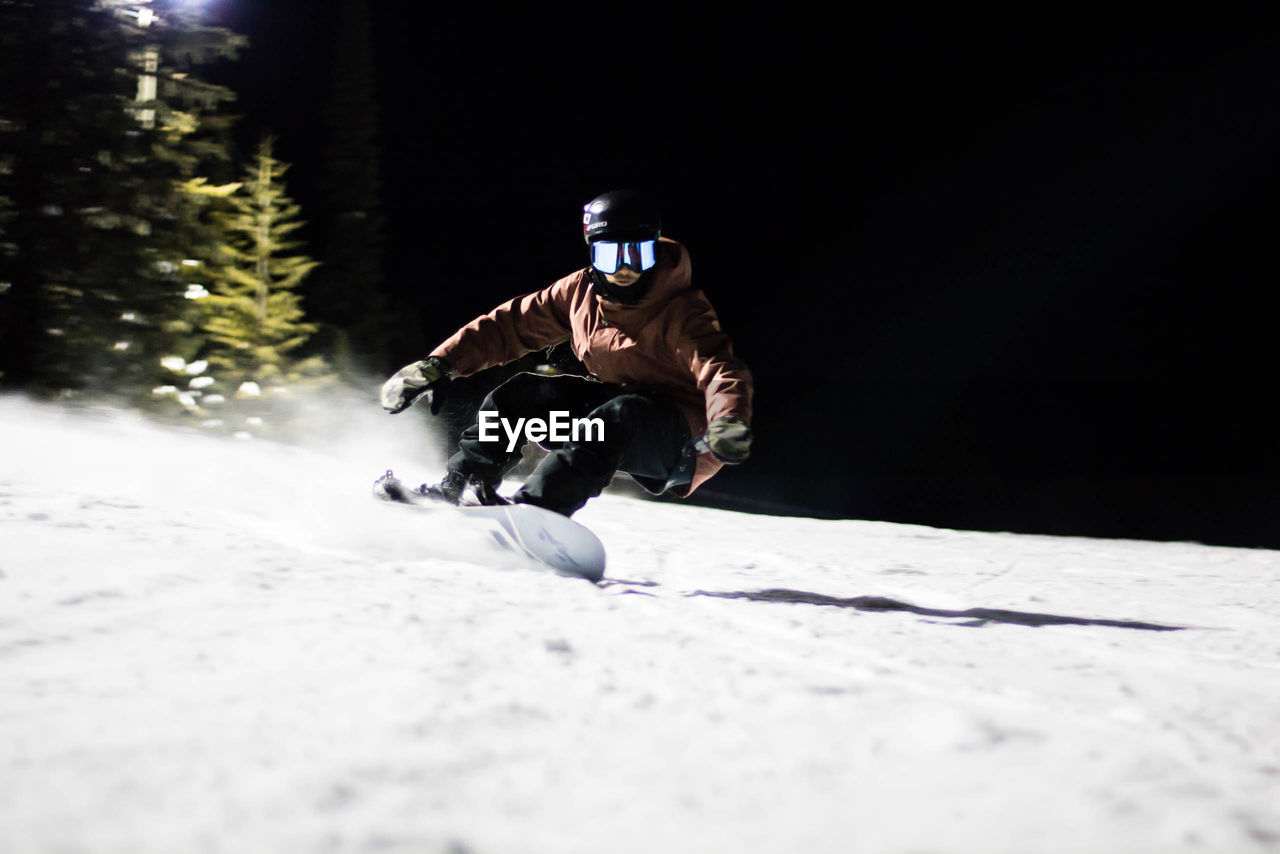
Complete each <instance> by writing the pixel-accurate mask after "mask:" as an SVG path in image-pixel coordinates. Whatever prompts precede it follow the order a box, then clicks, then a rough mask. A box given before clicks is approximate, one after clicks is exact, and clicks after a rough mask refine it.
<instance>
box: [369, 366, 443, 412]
mask: <svg viewBox="0 0 1280 854" xmlns="http://www.w3.org/2000/svg"><path fill="white" fill-rule="evenodd" d="M451 378H452V375H451V372H450V370H449V363H448V362H446V361H445V360H444V359H441V358H439V357H438V356H428V357H427V358H425V359H423V360H422V361H421V362H414V363H413V364H412V365H405V366H404V367H403V368H401V369H400V370H398V371H396V372H395V374H394V375H392V377H391V379H389V380H387V381H386V382H385V383H383V384H382V408H383V409H385V410H387V411H388V412H390V413H391V414H392V415H395V414H396V413H397V412H404V411H405V410H406V409H408V408H409V407H410V406H412V405H413V402H414V401H416V400H417V399H418V398H419V397H421V396H422V395H424V394H425V395H427V403H428V404H430V406H431V414H432V415H435V414H437V413H439V412H440V405H441V404H443V403H444V396H445V389H446V388H447V386H448V385H449V380H450V379H451Z"/></svg>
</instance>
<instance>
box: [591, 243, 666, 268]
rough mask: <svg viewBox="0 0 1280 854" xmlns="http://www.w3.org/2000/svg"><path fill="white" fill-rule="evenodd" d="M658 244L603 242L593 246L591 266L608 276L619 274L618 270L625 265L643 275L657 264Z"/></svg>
mask: <svg viewBox="0 0 1280 854" xmlns="http://www.w3.org/2000/svg"><path fill="white" fill-rule="evenodd" d="M656 244H657V241H656V240H638V241H632V242H630V243H614V242H612V241H609V240H601V241H598V242H596V243H592V244H591V265H592V266H593V267H595V268H596V269H597V270H599V271H600V272H601V273H606V274H611V273H616V272H618V268H619V267H621V266H622V265H624V264H625V265H626V266H628V267H630V268H631V269H633V270H636V271H637V272H640V273H643V272H644V271H645V270H648V269H649V268H650V267H652V266H653V265H654V264H656V263H657V258H656V256H655V246H656Z"/></svg>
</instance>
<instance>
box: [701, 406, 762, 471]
mask: <svg viewBox="0 0 1280 854" xmlns="http://www.w3.org/2000/svg"><path fill="white" fill-rule="evenodd" d="M705 439H706V448H707V450H708V451H709V452H710V453H711V456H713V457H715V458H716V459H717V460H719V461H720V462H722V463H729V464H730V465H733V464H737V463H740V462H743V461H744V460H746V458H747V457H749V456H751V428H750V427H748V426H747V425H746V424H744V423H742V419H740V418H735V417H733V416H732V415H728V416H725V417H724V418H717V419H716V420H715V421H712V422H711V424H710V425H708V427H707V434H706V436H705Z"/></svg>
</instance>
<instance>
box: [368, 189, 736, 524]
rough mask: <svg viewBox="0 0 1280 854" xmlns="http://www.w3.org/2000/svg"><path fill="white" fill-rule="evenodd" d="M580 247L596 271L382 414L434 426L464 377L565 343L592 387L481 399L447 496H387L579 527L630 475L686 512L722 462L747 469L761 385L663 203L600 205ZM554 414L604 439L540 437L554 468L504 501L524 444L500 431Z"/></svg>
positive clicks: (537, 381)
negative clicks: (672, 229) (469, 500)
mask: <svg viewBox="0 0 1280 854" xmlns="http://www.w3.org/2000/svg"><path fill="white" fill-rule="evenodd" d="M583 235H584V237H585V238H586V242H587V246H588V248H589V250H590V257H591V263H590V266H588V267H585V268H583V269H581V270H578V271H576V272H574V273H571V274H569V275H568V276H565V277H564V278H563V279H560V280H559V281H557V282H555V283H554V284H552V285H551V286H550V287H547V288H545V289H543V290H540V291H537V292H536V293H532V294H528V295H526V296H521V297H517V298H515V299H513V300H510V301H509V302H506V303H503V304H502V305H500V306H498V307H497V308H495V309H494V310H493V311H491V312H489V313H488V314H486V315H484V316H482V317H478V318H476V319H475V320H473V321H471V322H470V323H468V324H467V325H466V326H464V327H462V328H461V329H459V330H458V331H457V332H456V333H454V335H453V336H452V337H451V338H449V339H448V340H447V341H445V342H444V343H443V344H441V345H440V346H439V347H437V348H436V349H435V350H433V351H432V352H431V355H429V356H428V357H427V358H426V359H424V360H422V361H420V362H414V363H413V364H411V365H407V366H405V367H404V368H402V369H401V370H399V371H397V372H396V374H395V375H394V376H392V377H391V379H389V380H387V382H386V383H385V384H384V385H383V386H382V406H383V407H384V408H385V409H387V410H388V411H389V412H391V413H393V414H394V413H397V412H403V411H404V410H405V409H407V408H408V407H409V406H410V405H411V404H412V403H413V402H414V401H415V400H416V399H418V398H419V397H420V396H423V395H427V399H428V400H429V401H430V405H431V412H432V413H433V414H435V413H436V412H438V411H439V408H440V404H441V401H442V399H443V397H444V395H445V394H447V390H448V385H449V382H450V380H452V379H453V378H454V377H467V376H471V375H472V374H475V373H478V372H480V371H483V370H485V369H486V368H491V367H494V366H497V365H503V364H507V363H509V362H513V361H515V360H516V359H519V358H520V357H521V356H524V355H525V354H527V353H531V352H533V351H535V350H539V349H544V348H548V347H552V346H554V345H556V344H560V343H563V342H569V344H570V346H571V347H572V349H573V353H574V355H575V356H577V358H578V359H579V360H581V362H582V364H583V365H584V366H585V368H586V369H587V371H589V372H590V376H589V377H582V376H575V375H544V374H536V373H521V374H517V375H515V376H514V377H512V378H511V379H509V380H507V381H506V382H505V383H503V384H502V385H500V386H498V387H497V388H496V389H494V390H493V391H492V392H491V393H490V394H489V395H488V397H486V398H485V400H484V403H483V404H482V406H481V408H480V417H479V419H478V420H477V423H476V424H474V425H472V426H471V427H468V428H467V429H466V430H465V431H463V433H462V437H461V440H460V443H459V450H458V452H457V453H456V454H454V455H453V456H452V457H451V458H450V459H449V463H448V474H447V475H446V476H445V478H444V480H443V481H441V482H440V483H439V484H434V485H425V484H424V485H423V486H420V487H418V488H417V489H416V490H412V491H411V492H412V493H413V494H414V495H413V496H411V495H409V494H406V493H408V492H410V491H407V490H405V489H404V488H403V487H402V486H401V485H400V484H399V482H398V481H395V480H394V478H392V477H391V476H390V475H389V474H388V476H387V477H385V478H383V479H382V480H380V481H378V484H376V486H375V492H377V493H378V494H379V496H380V497H383V498H388V499H391V500H399V501H407V500H411V499H412V497H417V498H418V499H419V500H420V499H421V498H422V497H427V498H433V499H438V500H440V501H446V502H449V503H452V504H458V503H459V502H460V500H462V497H463V492H464V490H467V489H468V488H470V491H471V492H472V493H473V494H474V496H475V500H476V501H478V502H479V503H481V504H506V503H526V504H534V505H537V506H539V507H544V508H547V509H549V510H554V511H555V512H557V513H561V514H563V515H565V516H570V515H572V514H573V513H574V512H575V511H577V510H578V509H580V508H581V507H582V506H583V505H584V504H586V502H587V500H588V499H590V498H592V497H594V496H597V495H599V494H600V493H601V492H602V491H603V490H604V488H605V487H606V486H607V485H608V484H609V481H610V480H611V479H612V477H613V475H614V474H615V473H616V472H618V471H623V472H626V473H628V474H629V475H631V477H632V478H634V479H635V480H636V481H637V482H638V483H640V485H641V486H643V487H644V488H645V489H646V490H648V491H649V492H651V493H654V494H661V493H663V492H670V493H672V494H673V495H676V496H679V497H686V496H688V495H689V494H690V493H692V492H693V490H695V489H697V488H698V486H699V485H701V484H702V483H704V482H705V481H706V480H707V479H708V478H710V477H711V476H712V475H714V474H715V473H716V472H717V471H718V470H719V469H720V467H721V465H723V464H724V463H740V462H742V461H744V460H745V459H746V458H747V456H748V455H749V453H750V449H751V430H750V427H749V425H750V423H751V398H752V392H753V384H752V378H751V372H750V371H749V370H748V369H747V366H746V365H745V364H743V363H742V362H741V361H740V360H738V359H737V358H736V357H735V356H734V354H733V344H732V342H731V341H730V339H729V336H728V335H726V334H725V333H724V332H723V331H722V330H721V329H720V323H719V321H718V320H717V319H716V313H715V309H713V308H712V307H711V303H710V302H708V300H707V298H706V296H705V295H704V294H703V293H702V292H701V291H699V290H695V289H694V288H693V287H692V286H691V284H690V264H689V253H688V251H687V250H686V249H685V247H684V246H683V245H681V244H680V243H677V242H676V241H674V240H671V239H669V238H666V237H662V236H661V222H660V220H659V216H658V211H657V209H656V207H655V206H654V204H653V203H652V202H651V201H650V200H648V199H647V198H645V197H644V196H642V195H640V194H637V193H634V192H631V191H627V190H619V191H614V192H609V193H605V194H604V195H602V196H598V197H597V198H595V199H593V200H592V201H591V202H589V203H588V204H587V205H586V206H585V207H584V208H583ZM553 413H555V416H554V417H558V418H559V419H560V420H561V422H562V423H563V421H564V420H565V419H591V420H593V421H595V423H596V425H597V426H602V430H600V429H597V430H595V431H592V430H589V429H587V430H584V431H581V432H578V431H575V432H574V434H573V435H572V437H570V438H567V439H565V440H563V441H557V440H553V439H551V438H547V439H542V438H540V436H541V434H542V433H546V430H542V431H541V433H539V434H537V435H535V436H534V437H533V438H534V439H535V441H537V443H538V444H539V445H540V446H542V447H543V448H545V449H547V450H548V451H550V453H549V454H548V455H547V456H546V457H544V458H543V459H542V461H541V462H540V463H539V464H538V466H537V468H536V469H535V470H534V472H533V473H532V474H531V475H530V476H529V478H528V479H527V480H526V481H525V483H524V485H523V486H521V487H520V488H519V489H518V490H517V491H516V492H515V493H514V494H513V495H511V496H510V497H509V498H508V497H504V496H501V495H499V494H498V491H497V488H498V486H499V485H500V484H501V483H502V478H503V476H504V475H505V474H507V472H509V471H510V470H511V469H512V468H513V467H514V466H515V465H516V464H517V463H518V462H519V461H520V459H521V450H522V448H523V447H524V445H525V442H526V436H522V435H519V434H518V431H517V432H516V433H515V434H510V433H509V432H503V430H495V429H494V425H496V424H498V423H500V420H501V422H504V423H503V428H504V429H507V430H508V431H509V427H510V425H512V424H516V425H520V424H522V423H523V424H526V425H527V424H528V420H529V419H541V420H542V422H543V424H544V425H545V424H547V423H549V422H550V421H551V419H552V417H553ZM519 419H526V420H525V421H524V422H521V421H520V420H519ZM597 419H598V420H597ZM528 432H529V431H526V433H528ZM601 433H603V435H601ZM695 437H697V439H695ZM560 438H563V437H560Z"/></svg>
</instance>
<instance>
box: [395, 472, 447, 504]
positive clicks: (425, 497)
mask: <svg viewBox="0 0 1280 854" xmlns="http://www.w3.org/2000/svg"><path fill="white" fill-rule="evenodd" d="M466 485H467V481H466V478H465V477H463V476H462V475H461V474H458V473H457V472H449V473H448V474H446V475H445V477H444V480H442V481H440V483H438V484H426V483H424V484H422V485H421V486H419V487H417V488H416V489H409V488H408V487H406V486H405V485H404V484H403V483H401V482H400V479H399V478H397V477H396V476H395V475H394V474H393V473H392V472H391V470H390V469H388V470H387V473H386V474H384V475H383V476H382V477H380V478H378V480H377V481H376V482H375V483H374V484H373V494H374V497H375V498H381V499H382V500H383V501H395V502H398V503H400V504H423V503H425V502H428V501H439V502H443V503H445V504H457V503H458V499H459V497H460V496H461V495H462V490H463V487H465V486H466Z"/></svg>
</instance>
